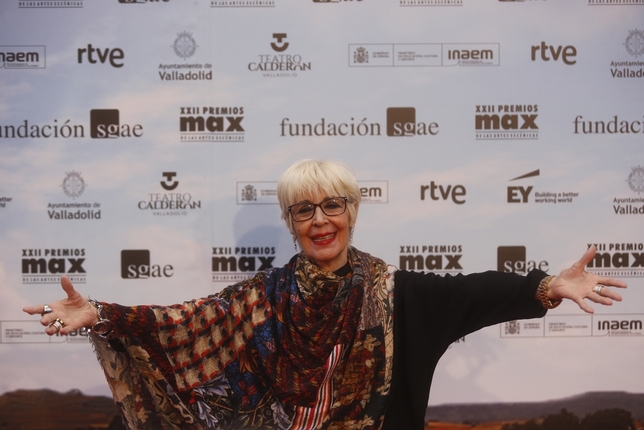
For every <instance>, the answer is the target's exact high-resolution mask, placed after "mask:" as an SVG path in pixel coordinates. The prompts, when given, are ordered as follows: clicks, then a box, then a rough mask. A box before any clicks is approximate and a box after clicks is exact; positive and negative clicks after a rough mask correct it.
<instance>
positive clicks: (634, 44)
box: [610, 0, 644, 79]
mask: <svg viewBox="0 0 644 430" xmlns="http://www.w3.org/2000/svg"><path fill="white" fill-rule="evenodd" d="M611 1H614V2H617V1H618V0H611ZM641 2H642V3H641V4H642V5H644V0H641ZM622 46H623V48H622V49H617V46H615V48H616V49H615V50H614V52H618V53H622V55H621V56H620V58H615V59H613V60H611V62H610V75H611V77H613V78H618V79H638V78H639V79H641V78H644V31H643V30H639V29H634V30H629V31H628V35H627V36H626V37H625V38H624V41H623V42H622Z"/></svg>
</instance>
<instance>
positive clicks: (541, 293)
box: [537, 275, 561, 309]
mask: <svg viewBox="0 0 644 430" xmlns="http://www.w3.org/2000/svg"><path fill="white" fill-rule="evenodd" d="M553 279H555V276H554V275H551V276H546V277H545V278H543V279H542V280H541V282H539V288H537V298H538V299H539V301H540V302H541V305H542V306H543V307H544V308H546V309H554V308H556V307H557V306H559V305H560V304H561V299H559V300H552V299H551V298H549V297H548V286H549V285H550V282H551V281H552V280H553Z"/></svg>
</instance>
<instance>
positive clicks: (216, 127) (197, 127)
mask: <svg viewBox="0 0 644 430" xmlns="http://www.w3.org/2000/svg"><path fill="white" fill-rule="evenodd" d="M243 120H244V107H243V106H182V107H180V108H179V134H180V138H179V140H180V141H181V142H244V140H245V137H246V130H244V127H243V125H242V121H243Z"/></svg>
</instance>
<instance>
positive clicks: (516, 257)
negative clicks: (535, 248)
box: [497, 246, 548, 275]
mask: <svg viewBox="0 0 644 430" xmlns="http://www.w3.org/2000/svg"><path fill="white" fill-rule="evenodd" d="M532 269H539V270H543V271H544V272H547V271H548V262H547V261H543V260H542V261H540V262H538V263H537V262H536V261H533V260H527V259H526V248H525V246H499V247H498V248H497V270H498V271H499V272H511V273H519V274H522V275H525V274H527V273H528V272H529V271H531V270H532Z"/></svg>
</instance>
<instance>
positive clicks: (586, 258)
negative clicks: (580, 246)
mask: <svg viewBox="0 0 644 430" xmlns="http://www.w3.org/2000/svg"><path fill="white" fill-rule="evenodd" d="M596 253H597V248H596V247H595V245H591V246H590V247H589V248H588V249H587V250H586V252H584V255H582V256H581V258H580V259H579V261H577V262H576V263H575V264H573V265H572V267H574V268H576V269H580V270H583V269H584V268H585V267H586V265H587V264H588V263H590V262H591V261H592V259H593V258H594V257H595V254H596Z"/></svg>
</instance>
